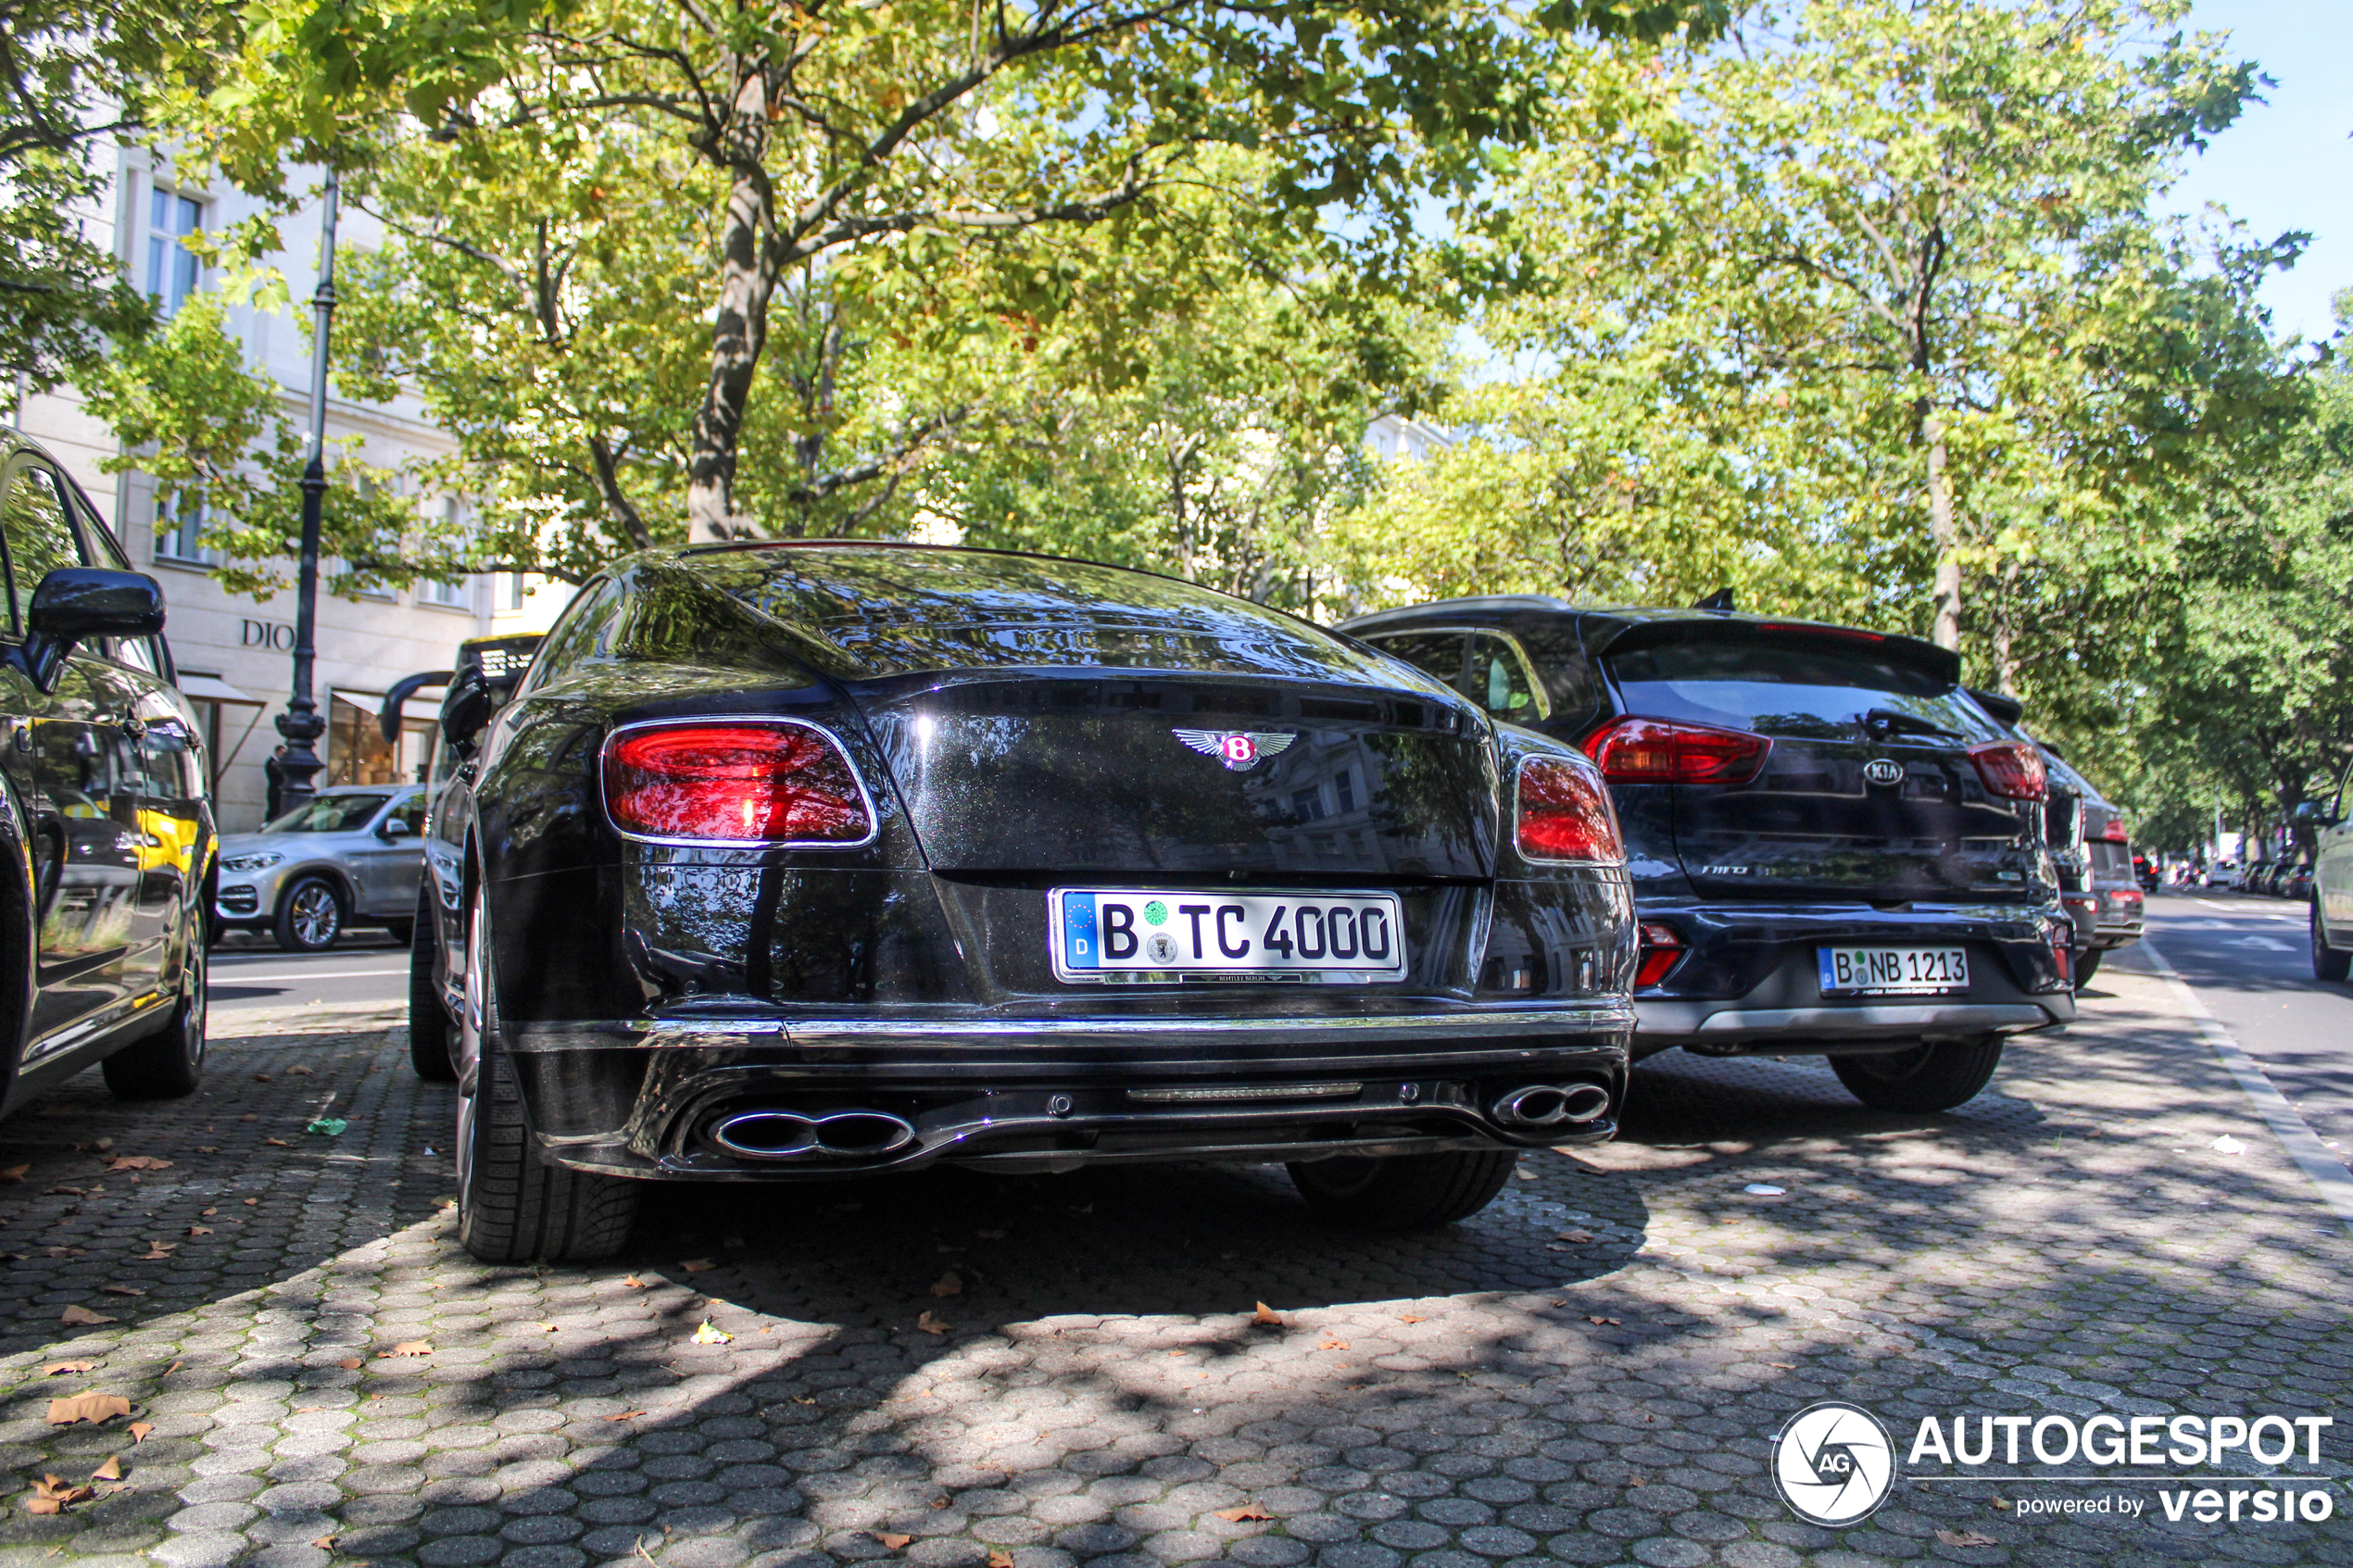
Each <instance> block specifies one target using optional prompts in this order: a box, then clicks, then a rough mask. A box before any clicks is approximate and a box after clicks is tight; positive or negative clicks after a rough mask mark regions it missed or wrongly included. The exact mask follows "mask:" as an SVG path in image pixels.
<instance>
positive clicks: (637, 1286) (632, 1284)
mask: <svg viewBox="0 0 2353 1568" xmlns="http://www.w3.org/2000/svg"><path fill="white" fill-rule="evenodd" d="M621 1283H622V1284H623V1285H625V1286H628V1287H629V1288H630V1289H632V1290H643V1289H645V1288H646V1282H645V1281H644V1280H642V1279H639V1278H638V1277H637V1276H636V1275H635V1274H631V1275H630V1276H629V1277H628V1278H627V1279H624V1280H623V1281H622V1282H621Z"/></svg>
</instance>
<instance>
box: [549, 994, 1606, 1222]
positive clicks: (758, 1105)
mask: <svg viewBox="0 0 2353 1568" xmlns="http://www.w3.org/2000/svg"><path fill="white" fill-rule="evenodd" d="M1631 1023H1632V1017H1631V1012H1630V1010H1629V1009H1628V1008H1626V1007H1625V1006H1624V1005H1623V1004H1617V1003H1604V1004H1600V1005H1595V1006H1590V1007H1527V1008H1511V1007H1493V1008H1471V1007H1455V1008H1450V1009H1447V1010H1443V1011H1430V1012H1425V1013H1413V1012H1406V1013H1385V1014H1378V1015H1370V1016H1365V1017H1332V1016H1320V1017H1318V1016H1303V1017H1279V1016H1278V1017H1224V1018H1203V1017H1189V1018H1177V1017H1158V1018H1140V1019H1139V1018H1118V1017H1102V1016H1093V1017H1081V1018H1049V1019H1039V1018H1027V1019H983V1018H963V1019H949V1018H905V1017H900V1018H892V1017H884V1016H863V1017H840V1016H837V1017H833V1018H819V1017H800V1016H791V1017H782V1016H768V1017H744V1016H736V1017H703V1018H693V1019H675V1018H673V1019H664V1020H660V1021H642V1022H635V1023H630V1024H614V1025H611V1026H609V1027H582V1026H577V1025H560V1026H558V1025H547V1024H540V1025H525V1026H522V1027H521V1028H518V1029H515V1030H514V1031H513V1035H512V1038H511V1041H510V1047H511V1050H512V1054H511V1057H510V1060H511V1061H512V1062H513V1064H514V1066H515V1069H516V1073H517V1076H518V1079H519V1081H520V1083H521V1085H522V1092H523V1099H524V1104H525V1110H526V1114H527V1115H528V1117H529V1119H530V1123H531V1126H532V1129H533V1133H534V1135H535V1138H536V1140H537V1142H538V1145H539V1148H540V1150H541V1152H542V1154H543V1156H544V1157H545V1158H546V1159H547V1160H550V1161H552V1162H554V1163H557V1164H560V1165H565V1166H569V1167H572V1168H573V1169H576V1170H584V1171H596V1172H601V1173H609V1174H618V1175H631V1176H640V1177H652V1178H670V1179H686V1180H706V1181H711V1180H716V1181H761V1180H771V1181H774V1180H783V1181H793V1180H809V1179H823V1178H827V1177H839V1176H847V1175H865V1174H873V1173H883V1172H897V1171H906V1170H913V1169H919V1168H921V1167H924V1166H926V1165H931V1164H935V1163H938V1162H941V1161H950V1162H953V1163H958V1164H971V1165H976V1166H986V1167H989V1168H993V1169H999V1170H1008V1169H1011V1170H1032V1171H1057V1170H1068V1169H1074V1168H1076V1167H1079V1166H1083V1165H1090V1164H1103V1163H1120V1162H1137V1161H1162V1160H1251V1161H1271V1160H1315V1159H1322V1158H1327V1157H1329V1156H1333V1155H1340V1154H1403V1153H1416V1152H1428V1151H1432V1150H1440V1149H1455V1148H1495V1147H1497V1146H1498V1145H1505V1146H1519V1147H1558V1146H1565V1145H1582V1144H1591V1143H1599V1142H1603V1141H1605V1140H1606V1139H1608V1138H1609V1137H1611V1136H1612V1135H1615V1133H1616V1131H1617V1115H1618V1108H1619V1107H1620V1105H1621V1104H1622V1103H1623V1098H1624V1092H1625V1081H1626V1066H1627V1060H1628V1036H1629V1032H1630V1025H1631ZM1570 1084H1592V1085H1597V1086H1599V1087H1601V1088H1603V1089H1604V1090H1605V1091H1606V1093H1607V1096H1608V1102H1607V1106H1606V1109H1605V1110H1603V1111H1602V1112H1601V1113H1600V1114H1598V1115H1595V1116H1593V1117H1592V1118H1591V1119H1589V1120H1585V1121H1582V1122H1579V1123H1567V1124H1554V1125H1545V1126H1528V1125H1515V1124H1513V1123H1510V1122H1509V1121H1508V1120H1507V1119H1506V1118H1505V1116H1504V1114H1503V1112H1501V1111H1500V1110H1499V1109H1498V1106H1497V1102H1498V1100H1499V1099H1501V1098H1502V1097H1504V1095H1506V1094H1508V1093H1510V1092H1511V1091H1512V1090H1515V1089H1517V1088H1521V1087H1525V1086H1528V1085H1570ZM842 1112H857V1113H858V1114H859V1115H860V1116H862V1117H867V1118H872V1119H878V1120H874V1121H871V1122H870V1123H869V1124H870V1125H883V1124H885V1123H897V1124H898V1125H899V1126H900V1127H902V1128H903V1129H904V1131H903V1134H902V1135H900V1138H899V1141H897V1142H896V1143H894V1144H893V1146H892V1147H889V1148H862V1149H856V1150H849V1151H843V1150H838V1149H829V1148H824V1147H823V1146H816V1147H811V1148H797V1149H792V1150H789V1151H786V1152H779V1153H773V1154H747V1153H745V1152H743V1150H742V1149H741V1148H729V1147H727V1146H725V1145H724V1144H723V1143H722V1142H721V1141H720V1133H721V1130H722V1129H723V1128H724V1127H725V1126H727V1125H729V1124H730V1120H731V1119H732V1118H736V1117H742V1116H768V1115H772V1114H774V1115H777V1116H781V1117H782V1118H785V1119H787V1120H799V1121H803V1122H806V1121H812V1120H813V1119H815V1118H819V1117H824V1116H829V1115H837V1114H839V1113H842Z"/></svg>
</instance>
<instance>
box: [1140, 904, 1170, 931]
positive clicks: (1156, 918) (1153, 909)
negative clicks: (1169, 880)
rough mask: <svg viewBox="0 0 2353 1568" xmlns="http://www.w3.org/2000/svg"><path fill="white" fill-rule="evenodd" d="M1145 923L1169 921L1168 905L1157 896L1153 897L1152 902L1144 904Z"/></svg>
mask: <svg viewBox="0 0 2353 1568" xmlns="http://www.w3.org/2000/svg"><path fill="white" fill-rule="evenodd" d="M1144 923H1145V924H1146V925H1166V924H1167V923H1168V906H1167V905H1165V904H1164V903H1162V902H1161V901H1160V900H1159V899H1157V898H1155V899H1153V900H1152V901H1151V903H1149V904H1146V905H1145V906H1144Z"/></svg>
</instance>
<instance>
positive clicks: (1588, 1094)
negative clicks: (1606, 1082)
mask: <svg viewBox="0 0 2353 1568" xmlns="http://www.w3.org/2000/svg"><path fill="white" fill-rule="evenodd" d="M1607 1114H1609V1091H1608V1090H1607V1089H1605V1088H1604V1087H1602V1086H1601V1085H1599V1084H1571V1085H1567V1087H1566V1088H1564V1089H1562V1090H1561V1120H1562V1121H1564V1122H1577V1123H1585V1122H1598V1121H1600V1120H1601V1119H1602V1118H1603V1117H1604V1116H1606V1115H1607Z"/></svg>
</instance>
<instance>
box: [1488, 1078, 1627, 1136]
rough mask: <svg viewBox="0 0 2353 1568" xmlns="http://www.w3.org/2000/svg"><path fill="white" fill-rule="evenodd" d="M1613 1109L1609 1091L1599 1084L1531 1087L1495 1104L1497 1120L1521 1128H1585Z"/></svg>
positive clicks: (1540, 1085) (1514, 1091) (1532, 1085)
mask: <svg viewBox="0 0 2353 1568" xmlns="http://www.w3.org/2000/svg"><path fill="white" fill-rule="evenodd" d="M1608 1110H1609V1091H1608V1090H1607V1089H1605V1088H1604V1087H1602V1085H1599V1084H1530V1085H1527V1086H1526V1087H1525V1088H1518V1089H1514V1090H1513V1091H1512V1092H1511V1093H1509V1094H1507V1095H1505V1096H1504V1098H1501V1099H1499V1100H1497V1101H1496V1102H1495V1120H1497V1121H1498V1122H1504V1123H1511V1124H1513V1125H1516V1126H1521V1127H1557V1126H1559V1125H1561V1124H1562V1123H1574V1124H1577V1125H1580V1126H1581V1125H1583V1124H1584V1123H1588V1122H1593V1121H1598V1120H1600V1118H1601V1117H1603V1116H1604V1115H1605V1114H1607V1113H1608Z"/></svg>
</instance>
